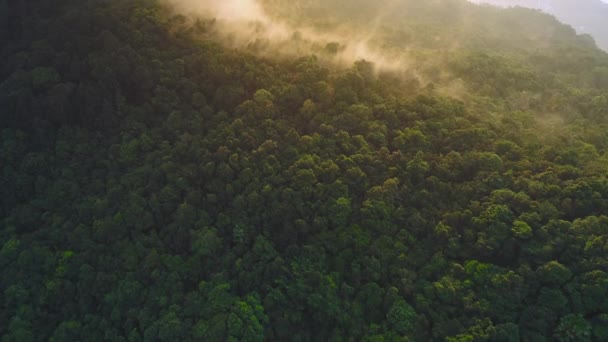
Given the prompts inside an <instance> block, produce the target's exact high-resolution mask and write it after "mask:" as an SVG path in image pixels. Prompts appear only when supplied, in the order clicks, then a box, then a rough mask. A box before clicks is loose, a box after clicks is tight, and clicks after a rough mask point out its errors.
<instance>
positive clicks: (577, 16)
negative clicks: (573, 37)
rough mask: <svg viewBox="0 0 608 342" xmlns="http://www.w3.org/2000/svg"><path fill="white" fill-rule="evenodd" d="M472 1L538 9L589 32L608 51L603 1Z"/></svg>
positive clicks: (606, 12) (607, 18) (607, 14)
mask: <svg viewBox="0 0 608 342" xmlns="http://www.w3.org/2000/svg"><path fill="white" fill-rule="evenodd" d="M473 2H477V3H488V4H493V5H497V6H503V7H508V6H521V7H528V8H536V9H540V10H542V11H544V12H546V13H549V14H552V15H554V16H555V17H557V18H558V19H559V20H560V21H562V22H564V23H566V24H568V25H571V26H572V27H574V28H575V29H576V30H577V31H578V32H580V33H587V34H590V35H591V36H592V37H593V38H594V39H595V41H596V43H597V45H598V46H599V47H600V48H602V49H604V50H607V51H608V3H606V2H605V1H602V0H583V1H570V0H542V1H538V0H476V1H473Z"/></svg>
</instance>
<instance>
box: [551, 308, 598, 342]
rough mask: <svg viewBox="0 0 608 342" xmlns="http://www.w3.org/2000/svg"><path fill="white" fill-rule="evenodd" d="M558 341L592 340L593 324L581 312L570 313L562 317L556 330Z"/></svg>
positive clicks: (583, 341)
mask: <svg viewBox="0 0 608 342" xmlns="http://www.w3.org/2000/svg"><path fill="white" fill-rule="evenodd" d="M555 338H556V339H557V340H558V341H563V342H571V341H572V342H573V341H581V342H585V341H591V324H589V322H587V321H586V320H585V318H583V316H581V315H580V314H578V315H577V314H570V315H567V316H564V317H562V319H561V320H560V321H559V325H558V326H557V330H556V331H555Z"/></svg>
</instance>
